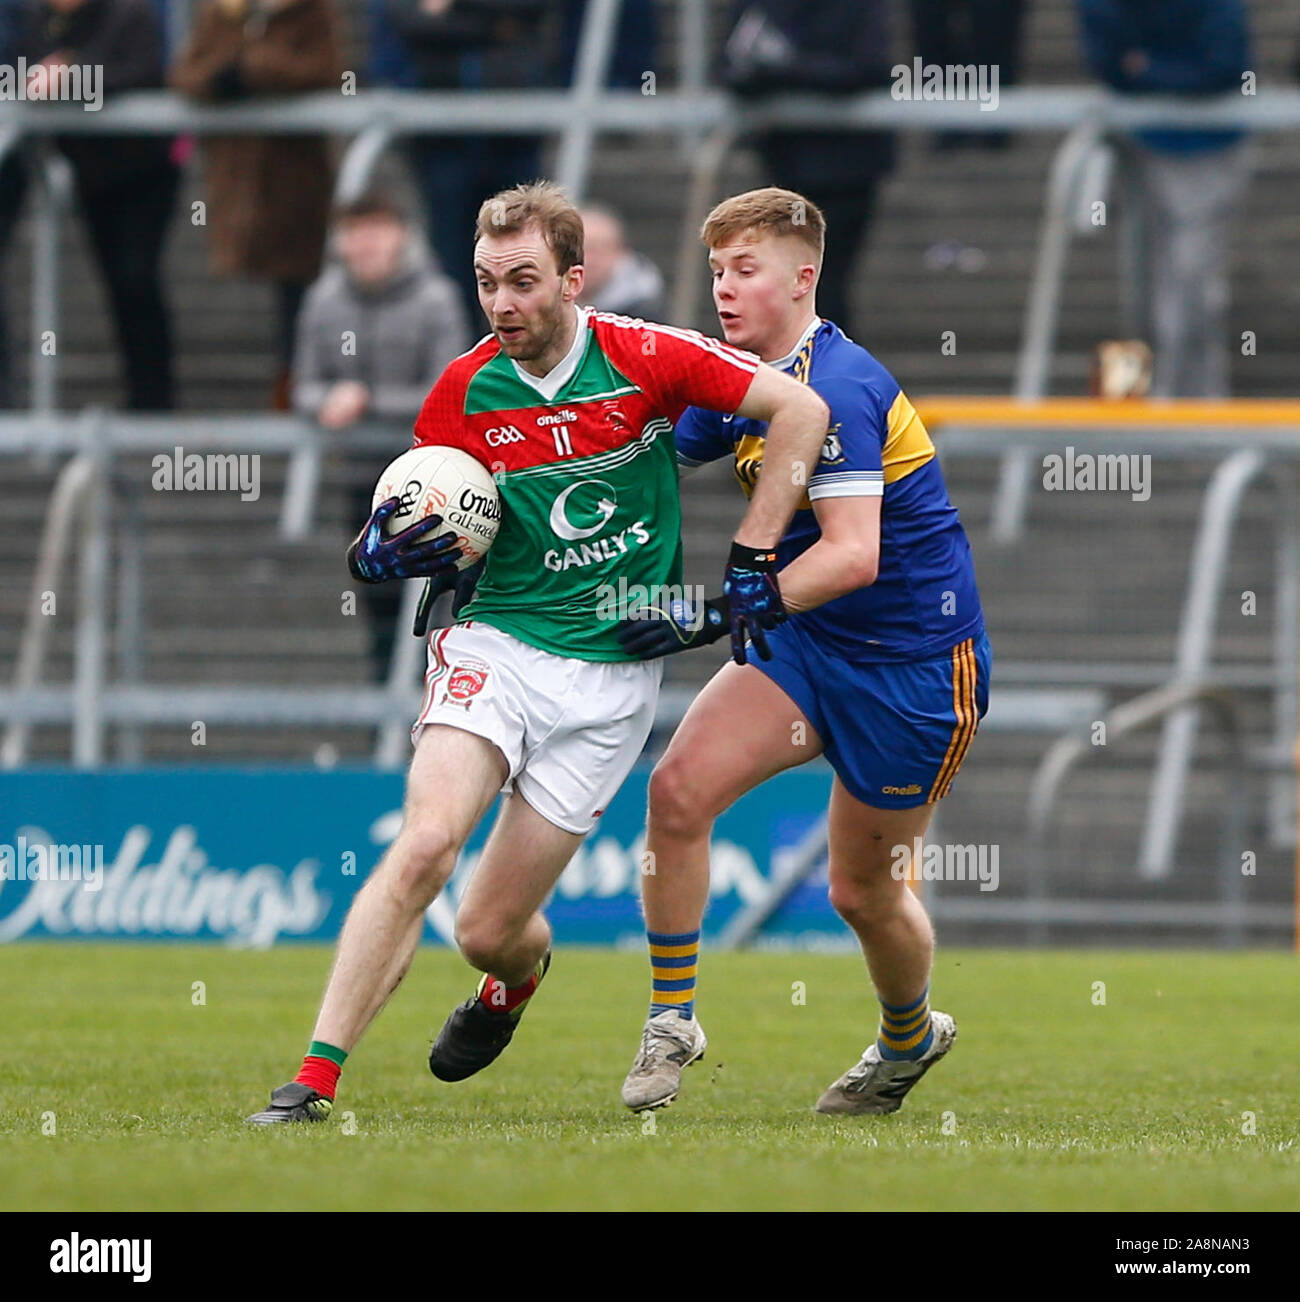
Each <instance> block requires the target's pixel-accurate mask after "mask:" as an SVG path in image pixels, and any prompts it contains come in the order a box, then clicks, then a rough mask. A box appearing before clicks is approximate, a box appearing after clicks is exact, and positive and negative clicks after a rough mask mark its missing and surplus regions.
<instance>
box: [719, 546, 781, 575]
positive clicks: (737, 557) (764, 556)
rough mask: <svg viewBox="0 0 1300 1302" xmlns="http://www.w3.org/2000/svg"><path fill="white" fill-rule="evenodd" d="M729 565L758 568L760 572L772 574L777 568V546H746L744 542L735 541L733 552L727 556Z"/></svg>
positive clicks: (749, 568) (744, 568)
mask: <svg viewBox="0 0 1300 1302" xmlns="http://www.w3.org/2000/svg"><path fill="white" fill-rule="evenodd" d="M727 565H728V566H733V565H734V566H736V567H738V568H739V569H743V570H757V571H758V572H759V573H760V574H771V573H772V571H773V570H775V569H776V548H775V547H746V546H745V544H744V543H738V542H733V543H732V544H731V554H730V555H729V556H728V557H727Z"/></svg>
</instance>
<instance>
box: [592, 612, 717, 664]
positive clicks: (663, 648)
mask: <svg viewBox="0 0 1300 1302" xmlns="http://www.w3.org/2000/svg"><path fill="white" fill-rule="evenodd" d="M729 627H730V622H729V618H728V613H727V599H726V597H714V598H712V599H711V600H709V601H701V602H695V601H670V602H669V603H668V609H667V610H663V611H660V612H659V618H658V619H624V620H620V621H619V626H618V630H617V632H615V634H614V636H615V637H616V638H618V641H619V645H620V646H621V647H622V648H623V650H624V651H626V652H627V653H628V655H632V656H636V658H637V659H638V660H655V659H657V658H658V657H659V656H670V655H673V654H674V653H675V652H677V651H689V650H690V649H691V648H692V647H697V646H708V645H709V643H710V642H716V641H717V640H718V639H719V638H720V637H723V636H725V634H726V632H727V629H728V628H729Z"/></svg>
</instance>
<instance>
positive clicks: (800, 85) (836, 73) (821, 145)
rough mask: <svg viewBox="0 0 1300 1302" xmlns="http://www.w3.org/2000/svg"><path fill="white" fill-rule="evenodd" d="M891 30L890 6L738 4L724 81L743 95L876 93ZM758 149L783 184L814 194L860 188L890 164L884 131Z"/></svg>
mask: <svg viewBox="0 0 1300 1302" xmlns="http://www.w3.org/2000/svg"><path fill="white" fill-rule="evenodd" d="M889 31H890V28H889V4H888V0H741V3H739V4H737V6H736V10H735V15H734V21H733V23H732V26H731V28H730V35H729V37H728V39H727V43H726V46H725V47H724V51H723V76H724V79H725V80H726V82H727V84H728V85H729V86H730V87H731V88H732V90H734V91H736V92H737V93H738V94H740V95H744V96H757V95H764V94H770V93H774V92H778V91H791V92H794V91H816V92H823V93H826V94H834V95H849V94H854V93H856V92H859V91H864V90H872V89H876V88H879V87H882V86H886V85H888V84H889V76H890V67H891V57H890V37H889ZM783 47H784V48H783ZM756 143H757V145H758V147H759V148H760V149H761V150H762V152H763V155H764V157H765V159H766V160H767V164H768V168H769V170H770V171H771V172H772V173H773V174H774V176H776V177H777V178H779V180H780V181H781V183H782V184H784V185H786V186H789V187H791V188H793V189H796V190H797V189H801V188H807V189H808V190H809V191H811V192H813V193H824V192H827V191H835V192H844V191H852V190H855V189H860V188H862V187H863V183H864V181H866V182H867V183H870V182H871V181H873V180H874V179H875V178H876V177H877V176H879V175H881V174H883V173H885V172H888V171H889V170H890V168H891V167H892V166H893V162H894V137H893V133H892V132H887V131H773V132H768V133H763V134H762V135H760V136H759V137H757V139H756Z"/></svg>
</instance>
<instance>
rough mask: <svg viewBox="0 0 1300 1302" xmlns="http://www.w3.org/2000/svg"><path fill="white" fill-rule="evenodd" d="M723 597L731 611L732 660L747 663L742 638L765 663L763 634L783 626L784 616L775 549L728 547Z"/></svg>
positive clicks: (769, 654) (767, 654) (766, 651)
mask: <svg viewBox="0 0 1300 1302" xmlns="http://www.w3.org/2000/svg"><path fill="white" fill-rule="evenodd" d="M722 595H723V597H725V598H726V600H727V602H728V604H729V607H730V623H731V658H732V659H733V660H734V661H735V662H736V663H737V664H738V665H743V664H746V663H748V661H747V659H746V656H745V635H746V633H748V634H749V637H750V638H751V640H752V641H753V643H754V650H755V651H757V652H758V654H759V656H760V657H761V658H762V659H764V660H770V659H771V658H772V652H771V650H770V649H769V647H768V645H767V636H766V632H765V630H767V629H769V628H775V627H776V626H777V625H778V624H782V623H784V622H785V620H786V618H787V615H786V611H785V606H784V604H783V603H782V601H781V589H780V587H778V585H777V582H776V550H775V548H770V547H767V548H763V549H761V550H760V549H757V548H754V547H746V546H745V545H744V544H743V543H738V542H733V543H732V544H731V555H730V556H729V557H728V558H727V568H726V571H725V573H724V574H723V578H722Z"/></svg>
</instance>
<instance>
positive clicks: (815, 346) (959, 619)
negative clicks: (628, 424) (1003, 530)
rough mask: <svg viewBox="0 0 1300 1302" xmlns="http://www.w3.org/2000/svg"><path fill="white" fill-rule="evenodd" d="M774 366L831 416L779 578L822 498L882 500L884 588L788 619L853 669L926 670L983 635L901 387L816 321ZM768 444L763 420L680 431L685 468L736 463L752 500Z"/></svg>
mask: <svg viewBox="0 0 1300 1302" xmlns="http://www.w3.org/2000/svg"><path fill="white" fill-rule="evenodd" d="M773 365H775V366H776V367H777V368H778V369H781V370H784V371H787V372H788V373H789V374H791V375H793V376H794V377H795V379H797V380H801V381H803V382H804V383H805V384H810V385H812V387H813V388H814V389H816V390H817V392H818V393H819V394H820V395H821V396H822V398H824V399H825V401H826V404H827V406H828V407H830V411H831V419H830V429H829V432H828V434H827V436H826V442H825V444H824V446H823V447H822V455H821V459H820V460H819V461H818V463H817V466H816V468H815V469H814V471H813V473H812V474H811V475H810V476H809V477H808V489H807V492H806V494H805V496H804V500H803V502H802V503H801V505H800V508H799V510H797V511H796V512H795V514H794V518H793V519H792V520H791V522H790V527H789V528H788V529H787V530H786V533H785V536H784V537H783V538H782V539H781V542H780V545H779V547H778V567H779V568H784V567H785V566H787V565H789V564H790V562H791V561H792V560H794V558H795V557H796V556H798V555H800V554H801V553H802V552H804V551H806V550H807V549H808V548H809V547H811V546H812V545H813V543H815V542H816V541H817V539H818V538H820V537H821V530H820V528H819V527H818V525H817V517H816V515H815V514H814V512H813V503H814V502H816V501H817V500H818V499H820V498H825V497H870V496H883V498H884V501H883V503H882V505H881V516H880V566H879V573H878V575H877V578H876V581H875V582H874V583H873V584H871V585H870V586H868V587H865V588H859V589H857V590H856V591H855V592H850V593H847V594H845V595H844V596H843V597H837V598H836V599H835V600H834V601H828V602H827V603H826V604H825V605H823V606H818V607H817V608H816V609H815V610H809V611H805V612H803V613H802V614H799V615H794V616H792V617H791V618H792V619H793V620H795V621H798V624H799V626H800V628H801V629H802V630H803V631H804V632H805V633H808V634H810V635H811V636H812V637H813V638H815V639H816V640H817V641H818V643H819V644H822V645H824V646H825V647H826V649H827V650H828V651H831V652H832V653H833V654H837V655H839V656H842V657H844V658H845V659H849V660H857V661H889V660H920V659H926V658H929V657H932V656H937V655H941V654H942V653H943V652H945V651H947V650H948V649H949V648H950V647H953V646H955V645H956V644H957V643H958V642H961V641H963V640H964V639H965V638H969V637H973V636H976V635H978V634H979V633H980V632H982V631H983V628H984V615H983V612H982V610H981V609H980V600H979V592H978V590H977V589H976V586H975V566H974V562H973V561H972V559H971V552H970V544H969V543H968V542H967V541H966V533H965V530H964V529H963V528H962V526H961V521H960V520H959V519H958V518H957V510H956V508H955V507H954V506H953V504H952V503H951V502H950V501H949V500H948V490H947V488H946V487H945V486H944V482H943V474H942V472H941V471H940V469H939V462H938V459H937V458H936V456H935V451H934V444H933V443H931V441H930V436H929V434H928V433H926V429H925V426H924V425H923V424H922V423H921V418H920V417H919V416H918V415H917V414H916V409H915V408H914V407H913V406H912V404H911V403H910V402H909V401H908V398H907V395H906V394H905V393H903V391H902V390H901V389H900V388H899V387H898V383H897V381H896V380H895V379H894V377H893V376H892V375H890V374H889V372H888V371H887V370H885V368H884V367H883V366H881V364H880V363H879V362H878V361H876V359H875V358H874V357H872V355H871V354H870V353H869V352H867V350H866V349H865V348H862V347H860V346H859V345H857V344H855V343H854V342H853V341H852V340H851V339H849V338H848V337H847V336H846V335H845V334H844V332H843V331H842V330H841V329H840V328H839V327H838V326H837V325H834V324H833V323H832V322H830V321H822V320H820V319H818V320H814V322H813V324H812V325H811V326H810V327H809V329H808V332H807V333H806V334H805V335H804V337H803V339H801V340H800V341H799V344H798V346H797V347H796V348H795V350H794V351H793V352H792V353H791V354H790V355H789V356H788V357H786V358H783V359H781V360H780V361H778V362H774V363H773ZM766 434H767V426H766V424H765V423H763V422H762V421H756V420H748V419H746V418H744V417H741V416H735V415H724V414H722V413H720V412H714V411H705V410H703V409H702V408H699V407H690V408H688V409H687V410H686V411H685V412H684V413H683V414H682V417H681V419H680V420H679V421H678V422H677V426H676V439H677V461H678V464H679V465H680V466H681V467H682V468H683V469H690V468H693V467H695V466H699V465H702V464H703V463H704V462H706V461H717V460H718V459H720V458H722V457H725V456H734V457H735V471H736V477H737V478H738V479H739V480H740V483H741V487H742V488H743V489H744V490H745V493H746V495H748V494H750V493H752V492H753V491H754V483H755V481H756V479H757V477H758V474H759V471H760V470H761V469H762V464H763V449H764V446H765V445H764V438H765V436H766Z"/></svg>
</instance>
